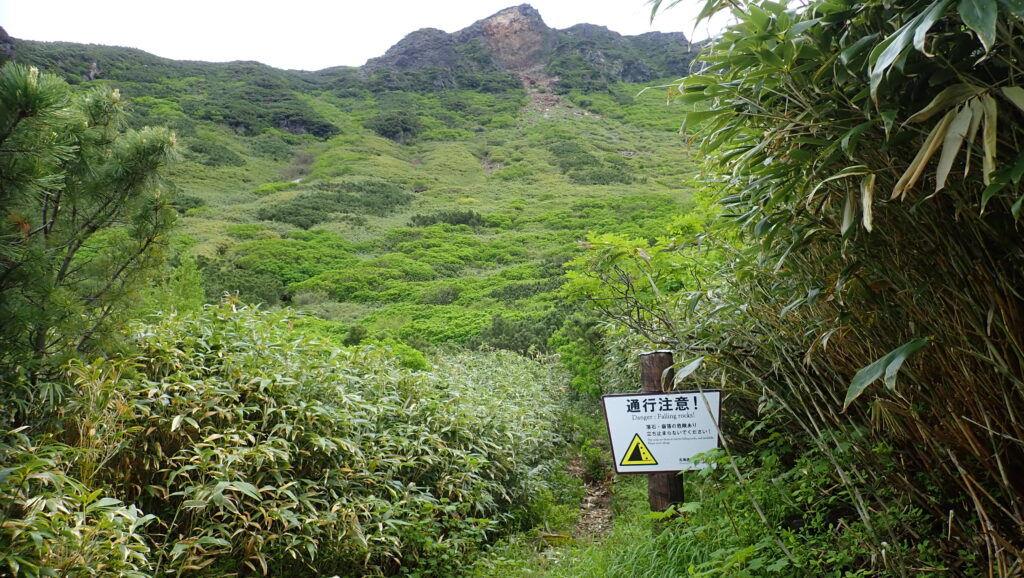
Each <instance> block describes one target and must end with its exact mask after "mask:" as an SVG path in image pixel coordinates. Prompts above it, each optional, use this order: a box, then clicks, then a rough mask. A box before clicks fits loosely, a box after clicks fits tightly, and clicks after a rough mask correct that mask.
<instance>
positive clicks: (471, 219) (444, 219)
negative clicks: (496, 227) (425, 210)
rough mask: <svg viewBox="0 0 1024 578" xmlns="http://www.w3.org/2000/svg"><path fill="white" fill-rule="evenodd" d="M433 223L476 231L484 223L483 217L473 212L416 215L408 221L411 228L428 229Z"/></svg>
mask: <svg viewBox="0 0 1024 578" xmlns="http://www.w3.org/2000/svg"><path fill="white" fill-rule="evenodd" d="M435 223H447V224H449V225H467V226H469V227H473V228H474V229H476V228H478V227H483V226H484V223H485V222H484V216H483V215H481V214H480V213H478V212H476V211H473V210H468V211H438V212H436V213H431V214H429V215H421V214H419V213H417V214H415V215H413V216H412V218H410V219H409V225H410V226H412V227H429V226H430V225H433V224H435Z"/></svg>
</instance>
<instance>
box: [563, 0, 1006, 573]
mask: <svg viewBox="0 0 1024 578" xmlns="http://www.w3.org/2000/svg"><path fill="white" fill-rule="evenodd" d="M651 4H653V5H654V7H655V9H657V8H658V7H659V5H660V4H662V2H659V1H654V2H651ZM721 10H730V11H731V14H732V17H733V18H734V19H735V21H736V24H735V25H733V26H731V27H730V28H729V29H727V30H726V31H725V32H724V33H723V34H722V36H721V37H720V38H719V39H717V40H716V42H715V43H714V45H713V46H711V47H710V48H709V49H708V50H707V51H706V52H705V53H704V55H703V57H702V59H703V61H704V63H705V66H706V67H705V68H704V69H703V71H702V72H701V73H700V74H699V75H695V76H690V77H688V78H686V79H683V80H682V81H680V82H679V83H678V86H677V87H676V88H675V89H674V91H675V92H674V95H675V96H676V98H677V100H679V101H681V102H683V103H685V104H687V105H690V106H691V107H692V108H691V110H692V112H689V113H687V114H686V123H685V126H686V128H687V130H688V131H690V132H691V133H692V134H693V135H694V136H693V139H694V140H695V141H696V144H697V146H698V150H699V151H700V152H701V153H702V154H703V155H704V156H705V159H706V162H707V171H708V175H709V177H711V182H712V185H713V187H714V189H715V190H717V191H718V194H719V195H720V204H721V205H722V206H723V207H724V209H725V211H726V212H727V213H728V217H730V218H731V220H732V222H733V223H735V225H736V228H735V229H734V228H730V227H725V228H723V229H718V230H716V229H711V230H709V231H708V236H707V237H706V238H705V241H704V243H703V248H701V249H700V250H699V252H696V251H695V250H694V249H693V248H692V247H691V246H690V245H689V244H687V243H680V242H679V240H678V239H676V240H673V239H665V240H663V241H661V242H660V243H658V244H656V245H655V246H653V247H652V246H648V245H647V244H646V243H643V242H636V241H628V240H621V239H596V240H595V243H594V244H593V249H594V250H593V251H592V252H591V255H592V257H591V258H589V259H588V262H587V263H586V264H582V263H581V269H580V273H579V279H578V280H577V281H575V284H576V286H577V287H578V288H579V289H580V291H581V294H582V295H584V296H585V297H587V298H589V299H591V300H594V302H595V303H597V304H599V305H602V307H603V309H604V310H605V311H606V312H608V313H610V314H611V315H613V316H614V317H615V318H617V319H618V320H619V322H620V323H621V324H624V325H626V326H629V327H632V328H633V329H634V330H635V331H638V332H640V333H642V334H643V335H645V336H646V337H647V338H648V339H649V340H650V341H654V342H662V343H667V344H670V345H672V346H674V347H676V348H678V349H680V350H681V351H683V352H684V353H685V355H686V357H687V358H686V359H685V360H684V361H686V362H688V361H690V360H691V359H693V358H695V357H702V358H703V366H702V367H701V368H700V369H699V370H698V372H697V373H695V374H693V375H692V376H691V377H690V378H689V380H691V382H692V383H690V384H688V385H691V386H693V385H699V386H702V387H724V388H725V389H726V391H727V392H728V393H729V395H728V398H727V401H726V407H727V408H728V412H727V415H728V417H727V418H726V422H725V423H724V425H723V435H724V438H725V440H726V442H727V451H728V453H729V454H730V458H728V459H726V460H725V461H724V462H723V466H725V465H726V464H734V465H736V466H738V467H737V468H736V469H733V468H732V467H731V465H729V466H727V467H722V468H719V470H718V471H717V472H707V473H706V474H705V475H706V476H708V477H709V478H710V480H711V481H712V482H713V483H720V482H722V481H725V480H726V479H727V478H728V477H732V475H733V474H735V475H736V476H737V477H736V479H735V481H734V483H735V484H737V485H736V488H739V491H738V495H740V496H745V497H746V498H747V501H748V502H752V505H753V506H754V507H755V508H754V509H753V510H751V509H748V510H746V512H735V511H733V512H731V513H730V514H729V515H728V516H727V517H726V519H727V520H728V523H729V524H730V528H731V529H732V530H731V531H729V532H719V533H718V534H717V535H716V536H715V537H714V540H721V539H722V538H725V540H724V541H719V542H717V547H715V548H711V549H709V550H707V551H706V552H705V554H704V555H703V556H702V557H699V558H697V559H694V558H692V551H680V550H678V549H677V548H676V547H675V546H674V545H673V544H676V543H677V541H678V543H702V542H703V541H704V540H706V539H710V536H708V535H706V534H705V537H704V538H702V537H701V534H700V533H699V532H698V530H699V528H698V527H697V526H693V525H692V524H694V523H697V524H707V523H710V522H709V520H708V518H706V517H703V516H702V515H699V514H695V513H692V512H689V513H687V514H686V515H684V516H682V518H681V519H680V520H677V521H675V522H673V523H672V524H670V526H669V527H670V529H671V534H670V536H669V537H667V538H664V539H663V541H662V542H661V544H662V546H661V547H660V548H659V547H651V548H649V549H645V550H643V552H640V553H638V554H637V555H638V556H644V555H649V556H655V557H658V558H659V559H660V560H663V561H664V563H666V564H678V565H679V566H678V567H679V568H680V570H681V571H682V570H683V569H685V568H686V567H687V565H688V564H693V566H692V567H691V568H690V569H691V570H692V571H694V572H708V573H709V574H711V575H719V574H720V573H722V572H726V573H729V574H730V575H763V574H766V573H771V572H782V573H792V572H800V573H809V574H815V575H818V574H826V573H827V574H828V575H852V574H857V573H861V574H867V573H870V574H883V573H884V574H889V575H899V576H907V575H912V574H914V573H916V572H919V571H943V572H948V573H950V574H955V575H1000V576H1011V575H1016V574H1018V573H1019V572H1020V568H1021V564H1022V560H1024V532H1022V528H1024V517H1022V514H1021V512H1022V510H1024V487H1022V486H1021V483H1020V481H1021V480H1020V476H1018V475H1016V474H1014V473H1013V472H1018V471H1021V468H1022V467H1024V443H1022V442H1021V440H1024V431H1022V425H1021V424H1022V423H1024V421H1022V417H1024V415H1022V413H1024V410H1022V409H1021V408H1022V407H1024V399H1022V392H1024V388H1022V385H1024V344H1022V342H1021V327H1022V326H1024V325H1022V318H1021V314H1022V310H1024V297H1022V296H1021V293H1020V287H1021V285H1022V282H1024V278H1022V272H1024V253H1021V250H1020V233H1019V218H1020V209H1021V204H1022V199H1024V196H1022V189H1021V186H1020V178H1021V175H1022V173H1024V160H1022V157H1021V156H1020V146H1019V142H1020V140H1021V138H1022V137H1024V134H1022V132H1021V130H1020V128H1019V127H1020V126H1024V125H1022V121H1024V90H1022V89H1021V88H1020V86H1019V85H1020V84H1021V83H1022V82H1024V74H1022V73H1021V70H1020V67H1019V63H1020V61H1021V58H1022V57H1024V53H1022V52H1021V45H1020V42H1019V37H1020V34H1021V33H1022V31H1024V20H1022V18H1024V9H1021V7H1020V5H1019V3H1016V2H1009V1H1001V0H1000V1H997V0H984V1H981V0H979V1H962V2H952V1H951V0H907V1H902V2H854V1H850V0H838V1H837V0H822V1H815V2H808V3H806V5H804V6H801V7H800V8H799V9H787V3H785V2H768V1H743V2H729V3H721V2H710V1H709V2H706V3H704V8H703V15H704V16H708V15H711V14H713V13H715V12H718V11H721ZM736 231H738V232H739V233H740V235H741V237H740V238H736V237H735V234H736ZM708 251H710V253H708ZM709 267H710V271H708V270H707V269H708V268H709ZM702 269H703V270H702ZM897 378H898V379H897ZM723 523H724V522H723ZM701 527H703V528H705V529H707V528H708V527H707V526H701ZM737 529H739V530H740V531H739V532H737V531H736V530H737ZM737 534H739V535H743V536H744V537H743V538H741V539H739V540H734V539H733V538H730V536H732V537H735V536H736V535H737ZM823 538H824V540H823ZM851 539H852V542H851V541H850V540H851ZM665 547H670V548H671V549H672V552H675V553H666V551H665V550H664V549H662V548H665ZM776 562H778V564H776ZM716 573H718V574H716Z"/></svg>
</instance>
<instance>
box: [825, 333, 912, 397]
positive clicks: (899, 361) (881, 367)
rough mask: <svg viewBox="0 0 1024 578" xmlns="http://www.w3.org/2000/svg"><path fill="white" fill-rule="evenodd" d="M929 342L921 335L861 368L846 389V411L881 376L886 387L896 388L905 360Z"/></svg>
mask: <svg viewBox="0 0 1024 578" xmlns="http://www.w3.org/2000/svg"><path fill="white" fill-rule="evenodd" d="M927 344H928V338H926V337H919V338H917V339H914V340H912V341H909V342H907V343H904V344H903V345H901V346H899V347H897V348H896V349H893V350H892V351H890V352H889V353H886V354H885V355H883V356H882V357H881V358H879V359H877V360H876V361H875V362H874V363H872V364H871V365H868V366H867V367H863V368H861V370H860V371H858V372H857V375H854V376H853V381H851V382H850V387H849V388H848V389H847V390H846V400H845V401H843V411H846V408H848V407H850V404H851V403H853V401H854V400H856V399H857V398H858V397H860V395H861V394H862V393H864V390H865V389H867V387H868V386H869V385H871V384H872V383H874V382H875V381H878V379H879V378H884V381H885V385H886V387H888V388H889V389H890V390H894V389H895V388H896V374H897V373H899V370H900V368H901V367H902V366H903V362H904V361H906V359H907V358H908V357H910V356H911V355H913V354H914V353H917V351H918V350H920V349H921V348H922V347H924V346H925V345H927Z"/></svg>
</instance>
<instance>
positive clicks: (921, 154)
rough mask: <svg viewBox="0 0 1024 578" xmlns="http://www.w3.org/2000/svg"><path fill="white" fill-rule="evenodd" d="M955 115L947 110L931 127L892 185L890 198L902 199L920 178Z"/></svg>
mask: <svg viewBox="0 0 1024 578" xmlns="http://www.w3.org/2000/svg"><path fill="white" fill-rule="evenodd" d="M955 117H956V111H955V110H951V111H949V112H948V113H946V116H944V117H942V120H940V121H939V122H938V124H936V125H935V127H934V128H932V132H930V133H928V138H926V139H925V140H924V144H922V145H921V148H920V149H918V151H917V155H916V156H915V157H914V160H913V161H911V162H910V166H908V167H907V170H906V171H904V173H903V176H901V177H900V180H899V181H897V182H896V186H895V187H893V189H892V197H891V199H894V200H895V199H897V198H899V199H902V198H903V197H905V196H906V193H907V191H909V190H910V189H912V188H913V187H914V185H915V184H917V181H918V179H920V178H921V174H922V173H924V169H925V167H926V166H927V165H928V161H929V160H931V158H932V156H933V155H934V154H935V151H937V150H938V149H939V143H941V142H942V141H943V138H944V137H945V136H946V130H948V129H949V125H950V123H951V122H953V118H955Z"/></svg>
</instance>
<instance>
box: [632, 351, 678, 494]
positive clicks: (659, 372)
mask: <svg viewBox="0 0 1024 578" xmlns="http://www.w3.org/2000/svg"><path fill="white" fill-rule="evenodd" d="M672 363H673V361H672V352H671V351H650V352H647V353H641V354H640V385H641V391H643V392H644V393H661V392H667V391H671V390H672V387H673V384H674V380H675V371H673V370H672ZM683 499H684V496H683V479H682V478H681V477H679V473H678V472H669V473H661V474H647V500H648V501H649V502H650V504H651V511H652V512H664V511H665V510H667V509H668V507H669V506H670V505H672V504H680V503H682V502H683Z"/></svg>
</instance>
